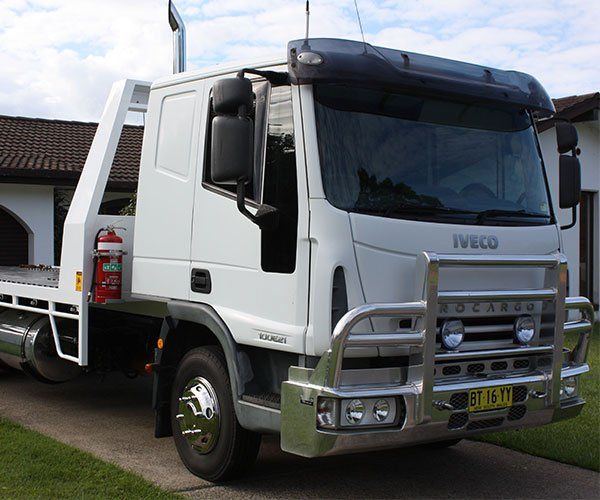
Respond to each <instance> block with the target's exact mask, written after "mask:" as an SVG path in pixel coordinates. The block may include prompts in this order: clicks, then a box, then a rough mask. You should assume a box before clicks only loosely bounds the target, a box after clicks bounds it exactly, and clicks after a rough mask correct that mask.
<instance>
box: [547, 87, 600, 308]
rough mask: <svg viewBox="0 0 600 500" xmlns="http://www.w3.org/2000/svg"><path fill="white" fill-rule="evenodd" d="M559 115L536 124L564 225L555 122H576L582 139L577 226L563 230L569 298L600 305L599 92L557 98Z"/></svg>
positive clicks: (565, 213)
mask: <svg viewBox="0 0 600 500" xmlns="http://www.w3.org/2000/svg"><path fill="white" fill-rule="evenodd" d="M554 106H555V107H556V115H555V116H554V117H553V118H551V119H546V120H540V121H538V123H537V127H538V132H539V137H540V145H541V148H542V154H543V156H544V161H545V165H546V172H547V175H548V182H549V184H550V191H551V194H552V199H553V200H554V206H555V209H556V213H557V216H558V219H559V221H560V223H561V225H566V224H569V223H570V222H571V218H572V214H571V210H561V209H560V208H558V153H557V151H556V133H555V130H554V123H555V121H556V119H567V120H570V121H571V122H573V124H574V125H575V127H576V128H577V133H578V136H579V149H580V150H581V154H580V155H579V160H580V162H581V188H582V191H583V192H582V196H581V203H580V204H579V207H578V208H577V223H576V224H575V226H574V227H572V228H571V229H567V230H564V231H562V238H563V244H564V253H565V254H566V256H567V259H568V262H569V284H568V286H569V295H583V296H585V297H588V298H589V299H590V300H591V301H592V303H593V304H594V305H595V307H596V308H597V307H598V303H599V295H598V294H599V287H600V262H599V261H598V259H599V253H600V252H599V248H600V247H599V237H600V234H599V233H600V231H599V229H600V226H599V218H598V217H599V214H600V205H599V201H598V193H599V191H600V121H599V119H598V115H599V110H600V92H595V93H591V94H585V95H575V96H569V97H563V98H561V99H554Z"/></svg>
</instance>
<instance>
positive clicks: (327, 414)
mask: <svg viewBox="0 0 600 500" xmlns="http://www.w3.org/2000/svg"><path fill="white" fill-rule="evenodd" d="M317 425H318V426H319V427H324V428H329V429H332V428H333V427H335V401H334V400H333V399H330V398H319V401H318V403H317Z"/></svg>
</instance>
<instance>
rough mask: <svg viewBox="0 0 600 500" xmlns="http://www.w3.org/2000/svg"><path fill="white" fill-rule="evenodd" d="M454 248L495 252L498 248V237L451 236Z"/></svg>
mask: <svg viewBox="0 0 600 500" xmlns="http://www.w3.org/2000/svg"><path fill="white" fill-rule="evenodd" d="M452 241H453V242H454V248H469V247H470V248H483V249H484V250H487V249H488V248H489V249H491V250H496V248H498V237H497V236H494V235H492V234H490V235H485V234H456V233H455V234H453V235H452Z"/></svg>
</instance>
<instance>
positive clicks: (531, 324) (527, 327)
mask: <svg viewBox="0 0 600 500" xmlns="http://www.w3.org/2000/svg"><path fill="white" fill-rule="evenodd" d="M514 333H515V341H516V342H518V343H519V344H523V345H525V344H529V342H531V340H532V339H533V337H534V335H535V321H534V320H533V318H532V317H531V316H529V315H526V316H519V317H518V318H517V319H516V320H515V326H514Z"/></svg>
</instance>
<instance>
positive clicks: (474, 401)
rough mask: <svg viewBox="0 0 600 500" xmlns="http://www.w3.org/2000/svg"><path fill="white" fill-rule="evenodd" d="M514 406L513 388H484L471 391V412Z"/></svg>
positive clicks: (506, 386)
mask: <svg viewBox="0 0 600 500" xmlns="http://www.w3.org/2000/svg"><path fill="white" fill-rule="evenodd" d="M511 405H512V386H510V385H501V386H498V387H484V388H482V389H470V390H469V412H475V411H485V410H495V409H497V408H506V407H507V406H511Z"/></svg>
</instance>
